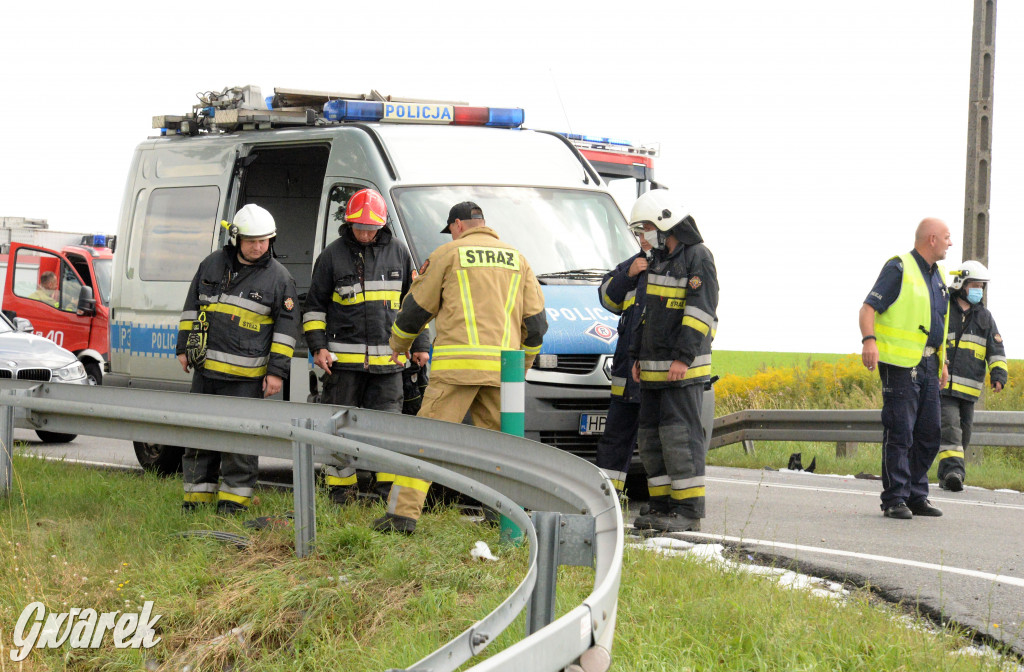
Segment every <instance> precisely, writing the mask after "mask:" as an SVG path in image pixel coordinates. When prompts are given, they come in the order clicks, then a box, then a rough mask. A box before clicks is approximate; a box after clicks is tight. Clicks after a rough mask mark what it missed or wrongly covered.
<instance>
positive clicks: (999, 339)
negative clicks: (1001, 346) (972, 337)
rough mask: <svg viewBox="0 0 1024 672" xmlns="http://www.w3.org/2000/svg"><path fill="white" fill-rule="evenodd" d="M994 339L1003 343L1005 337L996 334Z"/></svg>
mask: <svg viewBox="0 0 1024 672" xmlns="http://www.w3.org/2000/svg"><path fill="white" fill-rule="evenodd" d="M992 340H994V341H995V342H996V343H1002V342H1003V337H1002V336H1000V335H999V334H996V335H995V336H993V337H992Z"/></svg>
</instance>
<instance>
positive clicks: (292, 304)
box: [284, 296, 295, 311]
mask: <svg viewBox="0 0 1024 672" xmlns="http://www.w3.org/2000/svg"><path fill="white" fill-rule="evenodd" d="M294 307H295V301H294V300H292V297H290V296H289V297H287V298H286V299H285V300H284V309H285V310H289V311H290V310H291V309H292V308H294Z"/></svg>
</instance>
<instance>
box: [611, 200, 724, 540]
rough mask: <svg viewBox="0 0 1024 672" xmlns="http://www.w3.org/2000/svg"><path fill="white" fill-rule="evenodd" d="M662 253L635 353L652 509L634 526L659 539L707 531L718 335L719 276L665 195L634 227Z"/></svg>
mask: <svg viewBox="0 0 1024 672" xmlns="http://www.w3.org/2000/svg"><path fill="white" fill-rule="evenodd" d="M637 224H639V225H642V226H643V228H644V237H645V238H646V239H647V242H649V243H650V244H651V246H652V247H654V248H655V249H654V250H653V259H652V260H651V262H650V265H649V266H648V269H647V295H646V298H645V299H644V313H643V317H642V319H641V323H640V325H639V333H638V334H636V335H635V336H634V340H633V343H632V345H631V354H632V356H633V358H634V360H636V361H635V363H634V364H633V372H632V374H633V380H634V381H637V382H639V383H640V429H639V432H638V439H639V444H640V459H642V460H643V463H644V469H645V470H646V471H647V489H648V492H649V494H650V504H649V510H648V512H647V513H645V514H642V515H640V516H638V517H637V519H636V520H635V521H634V522H633V525H634V527H636V528H637V529H650V530H656V531H659V532H685V531H687V530H699V529H700V519H701V518H703V517H704V513H705V510H704V468H705V465H704V460H705V457H706V455H705V441H704V428H703V426H702V425H701V412H700V411H701V405H702V401H703V398H704V384H705V383H706V382H707V381H709V380H710V379H711V342H712V340H713V339H714V336H715V331H716V330H717V328H718V318H717V316H716V311H717V309H718V273H717V271H716V269H715V259H714V257H713V256H712V255H711V251H710V250H709V249H708V248H707V247H706V246H705V245H704V239H703V238H702V237H701V235H700V231H698V230H697V224H696V222H695V221H694V220H693V217H691V216H690V215H689V212H688V210H687V209H686V208H685V207H683V206H682V205H681V204H680V203H679V202H678V201H677V200H676V199H675V198H674V197H673V196H672V195H671V194H670V193H669V192H667V191H666V190H663V189H656V190H654V191H650V192H648V193H646V194H644V195H643V196H641V197H640V198H639V199H637V202H636V204H635V205H634V206H633V210H632V212H631V214H630V225H631V226H632V225H637Z"/></svg>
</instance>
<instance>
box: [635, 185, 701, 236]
mask: <svg viewBox="0 0 1024 672" xmlns="http://www.w3.org/2000/svg"><path fill="white" fill-rule="evenodd" d="M689 214H690V211H689V210H688V209H687V208H686V206H684V205H683V204H682V203H680V202H679V200H678V199H677V198H676V197H675V196H673V195H672V193H671V192H670V191H669V190H668V189H652V190H651V191H648V192H647V193H645V194H643V195H642V196H641V197H640V198H638V199H636V203H634V204H633V210H632V211H630V213H629V225H630V227H631V228H632V227H633V226H634V225H635V224H642V223H643V222H650V223H651V224H653V225H654V226H656V227H657V228H658V230H659V231H662V232H664V233H668V232H669V231H671V230H672V227H673V226H675V225H676V224H678V223H679V222H681V221H683V220H684V219H686V218H687V217H688V216H689Z"/></svg>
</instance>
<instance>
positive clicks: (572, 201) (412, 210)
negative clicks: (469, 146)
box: [392, 186, 640, 283]
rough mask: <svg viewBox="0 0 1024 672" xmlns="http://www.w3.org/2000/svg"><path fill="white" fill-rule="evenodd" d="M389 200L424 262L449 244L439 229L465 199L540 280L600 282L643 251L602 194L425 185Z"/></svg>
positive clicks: (402, 190)
mask: <svg viewBox="0 0 1024 672" xmlns="http://www.w3.org/2000/svg"><path fill="white" fill-rule="evenodd" d="M392 196H393V198H394V201H395V207H397V208H398V214H399V219H400V220H401V222H402V224H403V225H404V227H405V231H406V233H407V234H408V235H409V237H410V239H411V240H410V246H411V247H412V253H413V256H414V257H415V258H416V259H417V260H418V262H419V263H422V262H423V260H424V259H426V258H427V257H428V256H429V255H430V253H431V252H433V251H434V249H435V248H437V247H438V246H440V245H443V244H444V243H447V242H448V241H450V240H451V236H449V235H448V234H446V233H441V229H443V228H444V227H445V223H446V221H447V219H448V211H449V210H450V209H451V207H452V206H453V205H455V204H456V203H459V202H462V201H473V202H474V203H476V204H477V205H479V206H480V208H481V209H482V210H483V212H484V216H485V218H486V220H487V226H489V227H491V228H492V229H494V230H495V231H496V232H497V233H498V235H499V236H501V239H502V240H504V241H505V242H507V243H511V244H512V245H514V246H515V247H516V248H518V249H519V250H520V251H521V252H522V253H523V254H524V255H525V256H526V258H527V259H528V260H529V262H530V266H531V267H532V268H533V272H534V274H536V275H537V276H538V277H540V279H541V281H542V282H551V283H560V282H572V283H575V282H580V281H587V282H596V281H599V280H600V279H601V275H602V274H603V273H605V272H606V271H608V270H611V269H613V268H615V266H616V265H617V264H618V263H619V262H621V261H624V260H625V259H627V258H628V257H630V256H632V255H634V254H636V253H637V252H638V251H639V249H640V248H639V246H638V245H637V242H636V240H635V239H634V238H633V236H632V235H631V234H630V233H629V230H628V228H627V227H626V220H625V219H624V218H623V217H622V213H621V212H620V211H619V208H618V206H616V205H615V201H614V200H613V199H612V197H611V196H610V195H609V194H606V193H601V192H597V191H582V190H574V189H554V188H541V187H484V186H427V187H397V188H395V189H394V190H393V193H392ZM541 276H547V277H541Z"/></svg>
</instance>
